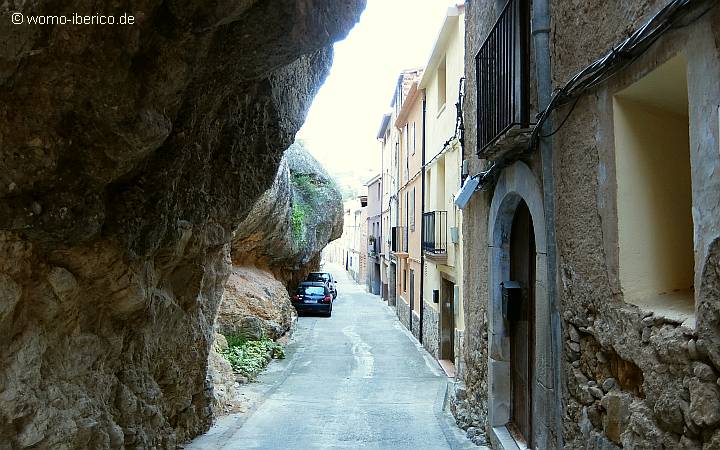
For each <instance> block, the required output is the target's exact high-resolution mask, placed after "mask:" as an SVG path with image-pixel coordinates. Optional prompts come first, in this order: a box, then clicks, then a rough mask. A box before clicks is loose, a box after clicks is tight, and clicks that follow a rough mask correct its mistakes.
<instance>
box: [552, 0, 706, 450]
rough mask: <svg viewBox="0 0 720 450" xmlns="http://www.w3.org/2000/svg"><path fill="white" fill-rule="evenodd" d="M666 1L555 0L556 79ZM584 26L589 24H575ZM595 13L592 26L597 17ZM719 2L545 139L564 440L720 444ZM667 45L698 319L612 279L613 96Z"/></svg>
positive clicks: (664, 53) (577, 444)
mask: <svg viewBox="0 0 720 450" xmlns="http://www.w3.org/2000/svg"><path fill="white" fill-rule="evenodd" d="M665 3H667V2H662V1H642V2H634V1H619V2H617V6H615V7H612V8H607V9H603V10H601V9H597V8H588V7H587V6H586V5H579V4H577V3H575V2H570V1H560V0H557V1H554V2H553V10H554V11H559V14H558V15H557V18H556V19H555V24H554V30H556V35H555V39H554V45H553V47H552V52H553V77H554V80H555V83H556V84H558V83H560V82H562V81H563V80H565V79H567V78H568V77H569V76H570V74H572V73H575V72H576V71H577V70H578V68H580V67H582V66H583V65H584V64H587V63H588V62H590V60H591V59H592V58H596V57H598V56H600V54H601V53H604V52H606V51H607V50H608V49H609V48H610V46H612V45H613V44H614V43H616V42H619V41H620V40H622V39H623V38H624V37H625V36H627V34H628V33H629V32H630V31H632V30H635V29H637V28H638V27H640V26H641V25H642V23H643V22H644V21H645V20H647V19H648V18H649V16H650V15H652V14H654V13H655V12H656V11H658V10H659V9H660V8H661V7H662V6H663V5H664V4H665ZM590 24H594V25H593V29H595V30H597V31H596V32H594V33H587V34H586V33H578V32H577V31H575V30H578V29H583V28H585V27H586V26H590ZM597 24H599V25H600V26H599V27H598V26H597ZM718 43H720V8H717V7H715V8H714V10H712V11H710V12H709V13H708V14H706V15H705V16H704V17H703V18H702V19H700V20H699V21H697V22H695V23H693V24H691V25H689V26H687V27H684V28H681V29H678V30H677V31H674V32H671V33H669V34H667V35H666V36H665V37H663V38H662V39H660V40H659V41H658V42H656V43H655V44H654V45H653V47H652V48H651V49H650V51H648V52H647V53H646V54H645V55H643V56H642V57H641V58H639V59H638V60H637V61H635V62H634V63H633V65H632V66H631V67H630V68H628V69H626V70H625V71H623V73H621V74H619V75H618V76H617V77H615V78H614V79H613V80H612V81H610V82H609V83H607V84H606V85H604V86H602V87H601V88H600V89H598V90H597V91H596V92H593V93H591V94H590V95H587V96H585V97H583V98H582V99H581V100H580V102H579V103H578V105H577V107H576V108H575V111H574V112H573V114H572V115H571V116H570V118H569V120H568V122H567V123H566V125H565V126H564V127H563V128H562V129H561V130H560V132H559V133H558V134H557V135H556V136H555V141H554V142H555V148H556V155H557V161H556V185H557V197H556V198H557V200H556V201H557V216H556V217H557V236H558V242H557V244H558V250H559V254H560V259H559V265H560V267H559V276H560V279H559V283H560V287H561V290H560V295H561V304H562V317H563V320H564V324H563V336H564V338H565V344H564V345H565V348H564V358H563V367H562V376H563V378H564V380H565V383H566V386H567V391H566V392H565V401H564V404H565V405H566V409H565V411H564V420H565V440H566V442H567V446H568V447H570V448H578V449H580V448H586V445H587V443H588V442H592V443H593V445H596V446H598V447H601V446H606V447H611V445H610V443H612V445H615V446H619V447H623V448H703V449H710V448H717V447H720V388H719V386H718V384H717V382H718V372H719V371H720V357H719V356H718V355H720V353H719V352H718V350H717V349H719V348H720V292H719V291H718V288H717V286H718V285H717V279H718V275H717V274H718V271H719V270H720V269H719V267H720V266H718V260H717V251H718V239H720V231H718V230H720V219H718V218H719V217H720V207H719V206H718V198H720V183H718V182H717V177H715V180H713V176H712V175H710V173H713V172H717V171H718V170H720V161H719V159H720V157H719V155H718V153H717V148H718V145H719V144H718V143H719V142H720V139H719V137H718V133H719V132H720V130H718V128H717V123H718V117H717V104H718V102H719V101H720V86H718V83H717V76H716V74H717V73H718V72H719V71H720V50H719V46H718ZM677 52H684V53H685V55H686V56H687V58H688V94H689V102H690V111H689V114H690V122H691V130H690V139H691V143H692V145H691V148H690V155H691V164H692V166H693V169H692V177H693V181H692V183H693V218H694V222H695V223H694V228H695V233H694V234H695V271H696V277H695V279H696V284H695V300H696V303H695V304H696V325H695V326H694V327H693V326H692V325H688V326H681V324H680V323H679V322H678V321H675V320H672V319H668V318H667V317H664V316H663V315H662V314H661V313H658V312H657V311H655V313H653V310H652V309H651V308H642V309H641V308H638V307H636V306H633V305H631V304H629V303H626V302H625V301H624V295H623V290H622V286H621V285H620V281H619V276H618V256H617V212H616V209H615V206H614V205H615V202H616V200H615V196H616V185H615V171H614V159H615V158H614V151H616V149H615V144H614V141H613V127H612V97H613V95H614V94H615V93H617V92H618V91H619V90H620V89H622V88H624V87H625V86H627V85H629V84H630V83H632V82H634V81H636V80H637V79H639V78H640V77H642V76H643V75H645V74H647V73H648V72H649V71H651V70H653V69H654V68H656V67H657V66H659V65H660V64H662V63H663V62H664V61H666V60H667V59H669V58H670V57H671V56H673V55H675V54H677Z"/></svg>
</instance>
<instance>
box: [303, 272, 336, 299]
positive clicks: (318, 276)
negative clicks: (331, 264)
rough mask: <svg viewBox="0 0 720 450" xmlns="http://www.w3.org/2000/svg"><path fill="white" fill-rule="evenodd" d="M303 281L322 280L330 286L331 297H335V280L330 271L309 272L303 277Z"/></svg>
mask: <svg viewBox="0 0 720 450" xmlns="http://www.w3.org/2000/svg"><path fill="white" fill-rule="evenodd" d="M305 281H322V282H323V283H325V284H327V286H328V288H330V292H331V293H332V297H333V299H336V298H337V286H336V284H337V280H336V279H335V278H333V276H332V274H331V273H330V272H310V273H309V274H308V276H307V277H305Z"/></svg>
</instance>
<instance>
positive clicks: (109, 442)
mask: <svg viewBox="0 0 720 450" xmlns="http://www.w3.org/2000/svg"><path fill="white" fill-rule="evenodd" d="M60 6H62V11H74V12H78V13H80V14H84V13H85V14H93V13H95V12H96V10H95V9H93V10H92V11H91V10H89V9H88V8H89V6H88V5H86V4H83V3H82V2H73V1H69V2H65V3H64V4H63V5H58V4H56V3H47V2H24V3H22V4H21V3H17V2H10V3H8V4H4V5H3V6H0V15H2V17H3V21H2V24H1V25H0V37H1V38H2V41H3V43H4V44H3V46H2V48H0V118H1V119H0V142H2V144H1V145H0V160H2V161H3V170H2V171H0V342H2V343H3V345H2V346H0V442H2V446H3V447H10V448H31V447H32V448H78V449H82V448H93V449H94V448H123V447H128V448H168V449H171V448H172V449H174V448H176V446H177V444H179V443H180V442H182V441H185V440H187V439H189V438H191V437H192V436H194V435H197V434H198V433H200V432H202V431H204V430H206V429H207V428H208V427H209V426H210V423H211V421H212V410H211V404H212V403H213V397H212V387H211V384H210V381H209V380H208V354H209V351H210V347H211V343H212V341H213V335H214V333H213V323H214V320H215V315H216V312H217V308H218V304H219V302H220V298H221V296H222V292H223V288H224V285H225V281H226V280H227V277H228V275H229V274H230V268H231V260H230V241H231V238H232V235H233V233H234V231H235V230H236V229H237V227H238V226H239V225H240V224H241V223H242V222H243V220H244V219H245V218H246V217H247V215H248V214H249V212H250V211H251V209H252V207H253V205H254V204H255V202H256V201H257V199H258V198H259V197H260V195H261V194H262V193H263V192H265V191H266V190H267V189H268V188H269V187H270V186H271V185H272V182H273V178H274V176H275V174H276V172H277V168H278V165H279V163H280V159H281V155H282V153H283V151H284V150H285V149H286V148H287V147H288V146H289V145H290V144H291V143H292V140H293V138H294V136H295V133H296V132H297V130H298V129H299V128H300V126H301V124H302V122H303V121H304V119H305V113H306V111H307V108H308V107H309V105H310V102H311V100H312V98H313V97H314V95H315V93H316V91H317V89H318V88H319V86H320V85H321V84H322V81H323V80H324V78H325V76H326V75H327V73H328V70H329V67H330V65H331V61H332V48H331V44H332V43H333V41H335V40H337V39H339V38H341V37H342V36H344V35H345V34H346V33H347V32H348V30H349V29H350V28H351V26H352V25H353V24H354V23H355V21H356V20H357V18H358V16H359V13H360V11H361V9H362V8H363V6H364V2H363V1H361V0H357V1H352V0H351V1H346V2H342V3H338V2H330V1H327V0H311V1H302V2H301V1H297V2H295V1H264V2H258V1H253V0H250V1H243V2H240V3H238V2H227V1H220V2H217V1H212V2H205V1H203V0H197V1H191V2H184V3H174V4H172V5H171V4H168V3H163V2H159V1H154V0H149V1H140V2H127V1H122V0H121V1H119V2H115V3H113V4H112V5H110V4H109V3H107V4H102V5H97V6H98V8H100V10H101V13H112V12H114V11H129V12H132V13H133V14H135V15H136V17H137V19H138V20H137V23H136V24H135V25H133V26H132V27H122V26H114V27H112V26H104V27H54V28H53V27H42V26H32V25H19V26H12V25H10V22H9V21H8V20H7V15H6V13H7V12H8V10H21V11H22V12H23V13H25V14H36V15H40V14H58V13H61V12H62V11H61V10H60V9H59V8H60ZM103 6H104V8H106V10H103Z"/></svg>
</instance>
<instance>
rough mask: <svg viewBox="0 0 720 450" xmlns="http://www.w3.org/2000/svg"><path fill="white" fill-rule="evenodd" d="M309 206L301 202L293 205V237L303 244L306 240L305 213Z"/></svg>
mask: <svg viewBox="0 0 720 450" xmlns="http://www.w3.org/2000/svg"><path fill="white" fill-rule="evenodd" d="M306 214H307V207H305V205H301V204H299V203H294V204H293V206H292V232H293V239H294V240H295V242H296V243H297V244H302V243H303V241H304V240H305V215H306Z"/></svg>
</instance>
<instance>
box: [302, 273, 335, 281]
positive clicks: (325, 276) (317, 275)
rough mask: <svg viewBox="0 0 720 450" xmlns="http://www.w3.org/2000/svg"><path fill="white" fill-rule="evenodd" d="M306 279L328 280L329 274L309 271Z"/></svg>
mask: <svg viewBox="0 0 720 450" xmlns="http://www.w3.org/2000/svg"><path fill="white" fill-rule="evenodd" d="M307 279H308V280H312V281H316V280H317V281H328V280H329V279H330V276H329V275H328V274H326V273H311V274H310V275H308V276H307Z"/></svg>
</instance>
